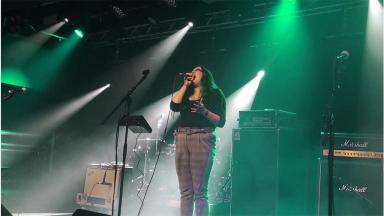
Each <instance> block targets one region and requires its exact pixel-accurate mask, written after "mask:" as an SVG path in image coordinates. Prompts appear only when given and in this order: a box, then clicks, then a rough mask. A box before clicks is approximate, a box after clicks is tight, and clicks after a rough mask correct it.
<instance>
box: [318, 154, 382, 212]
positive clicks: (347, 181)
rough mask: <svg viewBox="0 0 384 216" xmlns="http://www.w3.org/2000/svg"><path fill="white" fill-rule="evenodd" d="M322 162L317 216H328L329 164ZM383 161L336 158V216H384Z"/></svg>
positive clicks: (321, 160)
mask: <svg viewBox="0 0 384 216" xmlns="http://www.w3.org/2000/svg"><path fill="white" fill-rule="evenodd" d="M327 161H328V160H327V158H322V159H320V160H319V181H318V208H317V215H319V216H320V215H328V162H327ZM382 162H383V161H382V159H362V158H334V166H333V167H334V168H333V172H334V175H333V176H334V178H333V181H334V187H333V193H334V213H335V215H348V216H361V215H365V216H366V215H369V216H376V215H377V216H379V215H380V216H381V215H383V164H382Z"/></svg>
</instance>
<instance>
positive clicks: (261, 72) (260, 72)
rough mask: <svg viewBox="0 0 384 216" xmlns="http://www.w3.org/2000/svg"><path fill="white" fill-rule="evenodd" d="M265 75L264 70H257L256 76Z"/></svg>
mask: <svg viewBox="0 0 384 216" xmlns="http://www.w3.org/2000/svg"><path fill="white" fill-rule="evenodd" d="M264 75H265V71H264V70H261V71H259V72H257V76H259V77H260V78H262V77H264Z"/></svg>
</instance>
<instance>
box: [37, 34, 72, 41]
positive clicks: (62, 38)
mask: <svg viewBox="0 0 384 216" xmlns="http://www.w3.org/2000/svg"><path fill="white" fill-rule="evenodd" d="M42 33H43V34H46V35H49V36H51V37H55V38H57V39H60V40H67V38H65V37H62V36H59V35H56V34H52V33H49V32H42Z"/></svg>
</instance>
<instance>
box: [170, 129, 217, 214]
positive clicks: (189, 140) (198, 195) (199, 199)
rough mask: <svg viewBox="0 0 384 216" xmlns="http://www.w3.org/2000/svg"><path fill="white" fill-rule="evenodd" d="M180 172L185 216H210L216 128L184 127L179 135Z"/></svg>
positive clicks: (176, 138)
mask: <svg viewBox="0 0 384 216" xmlns="http://www.w3.org/2000/svg"><path fill="white" fill-rule="evenodd" d="M175 140H176V172H177V177H178V180H179V189H180V212H181V216H192V214H193V204H195V215H196V216H207V215H208V214H209V205H208V194H207V192H208V180H209V174H210V172H211V169H212V165H213V159H214V157H215V148H216V146H215V144H216V135H215V131H214V129H212V128H188V127H181V128H178V129H177V130H176V131H175Z"/></svg>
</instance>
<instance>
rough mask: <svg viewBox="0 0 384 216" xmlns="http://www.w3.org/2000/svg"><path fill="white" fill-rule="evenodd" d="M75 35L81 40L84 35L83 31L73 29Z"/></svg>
mask: <svg viewBox="0 0 384 216" xmlns="http://www.w3.org/2000/svg"><path fill="white" fill-rule="evenodd" d="M75 33H76V35H77V36H79V37H80V38H83V37H84V33H83V31H81V30H80V29H75Z"/></svg>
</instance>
